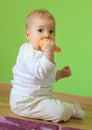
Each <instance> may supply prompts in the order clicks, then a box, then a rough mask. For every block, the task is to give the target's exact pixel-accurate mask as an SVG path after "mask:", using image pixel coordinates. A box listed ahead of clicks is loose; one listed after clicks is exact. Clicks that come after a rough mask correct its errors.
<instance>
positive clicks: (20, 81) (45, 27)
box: [10, 10, 84, 122]
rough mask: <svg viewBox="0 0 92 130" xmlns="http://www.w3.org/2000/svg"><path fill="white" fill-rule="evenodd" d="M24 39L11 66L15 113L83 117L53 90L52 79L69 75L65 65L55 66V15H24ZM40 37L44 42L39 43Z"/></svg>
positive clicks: (45, 117)
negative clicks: (58, 97) (58, 67)
mask: <svg viewBox="0 0 92 130" xmlns="http://www.w3.org/2000/svg"><path fill="white" fill-rule="evenodd" d="M25 36H26V38H27V40H28V43H24V44H23V45H22V46H21V47H20V50H19V54H18V56H17V60H16V64H15V65H14V67H13V76H14V79H13V80H12V89H11V94H10V107H11V110H12V112H14V113H15V114H17V115H20V116H23V117H28V118H34V119H42V120H48V121H52V122H59V121H67V120H69V119H70V118H79V119H83V117H84V111H83V110H82V109H81V107H80V105H79V104H72V103H68V102H63V101H61V100H59V99H57V98H56V97H55V96H54V94H53V86H52V82H56V81H58V80H59V79H62V78H65V77H69V76H71V70H70V67H69V66H65V67H63V68H62V69H60V70H55V67H56V63H55V60H54V50H55V47H56V44H55V19H54V17H53V15H52V14H51V13H50V12H48V11H47V10H35V11H33V12H32V13H30V14H29V15H28V17H27V19H26V31H25ZM41 39H43V41H44V45H43V46H42V48H41V47H40V46H39V41H40V40H41Z"/></svg>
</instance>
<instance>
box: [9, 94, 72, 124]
mask: <svg viewBox="0 0 92 130" xmlns="http://www.w3.org/2000/svg"><path fill="white" fill-rule="evenodd" d="M10 106H11V110H12V112H14V113H15V114H17V115H21V116H24V117H29V118H35V119H43V120H50V121H53V122H59V121H62V120H63V121H67V120H69V119H70V118H71V117H72V115H73V112H74V110H73V109H74V105H73V104H71V103H67V102H63V101H60V100H58V99H56V98H55V97H54V96H52V97H50V96H39V97H34V96H18V95H11V96H10Z"/></svg>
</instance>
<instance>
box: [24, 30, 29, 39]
mask: <svg viewBox="0 0 92 130" xmlns="http://www.w3.org/2000/svg"><path fill="white" fill-rule="evenodd" d="M25 36H26V38H27V39H28V40H29V36H30V32H29V31H28V30H25Z"/></svg>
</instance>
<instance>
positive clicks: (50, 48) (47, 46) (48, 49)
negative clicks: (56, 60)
mask: <svg viewBox="0 0 92 130" xmlns="http://www.w3.org/2000/svg"><path fill="white" fill-rule="evenodd" d="M41 50H42V51H43V52H44V53H53V52H54V50H55V43H54V42H53V41H52V40H51V39H44V44H43V46H42V48H41Z"/></svg>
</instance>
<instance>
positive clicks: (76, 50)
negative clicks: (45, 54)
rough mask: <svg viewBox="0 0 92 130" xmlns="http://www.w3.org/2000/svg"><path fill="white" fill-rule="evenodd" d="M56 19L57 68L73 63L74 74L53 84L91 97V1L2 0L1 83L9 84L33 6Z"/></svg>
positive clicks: (0, 20)
mask: <svg viewBox="0 0 92 130" xmlns="http://www.w3.org/2000/svg"><path fill="white" fill-rule="evenodd" d="M40 8H44V9H47V10H49V11H50V12H51V13H52V14H53V15H54V17H55V19H56V23H57V24H56V43H57V44H58V45H59V46H61V48H62V52H61V53H55V60H56V63H57V69H60V68H62V67H63V66H66V65H70V67H71V70H72V76H71V77H69V78H65V79H62V80H60V81H58V82H56V83H54V84H53V85H54V91H58V92H63V93H68V94H74V95H81V96H89V97H92V0H1V1H0V82H4V83H10V82H11V80H12V67H13V65H14V64H15V60H16V56H17V53H18V49H19V47H20V45H21V44H22V43H24V42H25V41H26V38H25V36H24V34H25V18H26V16H27V15H28V14H29V12H31V11H32V10H34V9H40Z"/></svg>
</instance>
